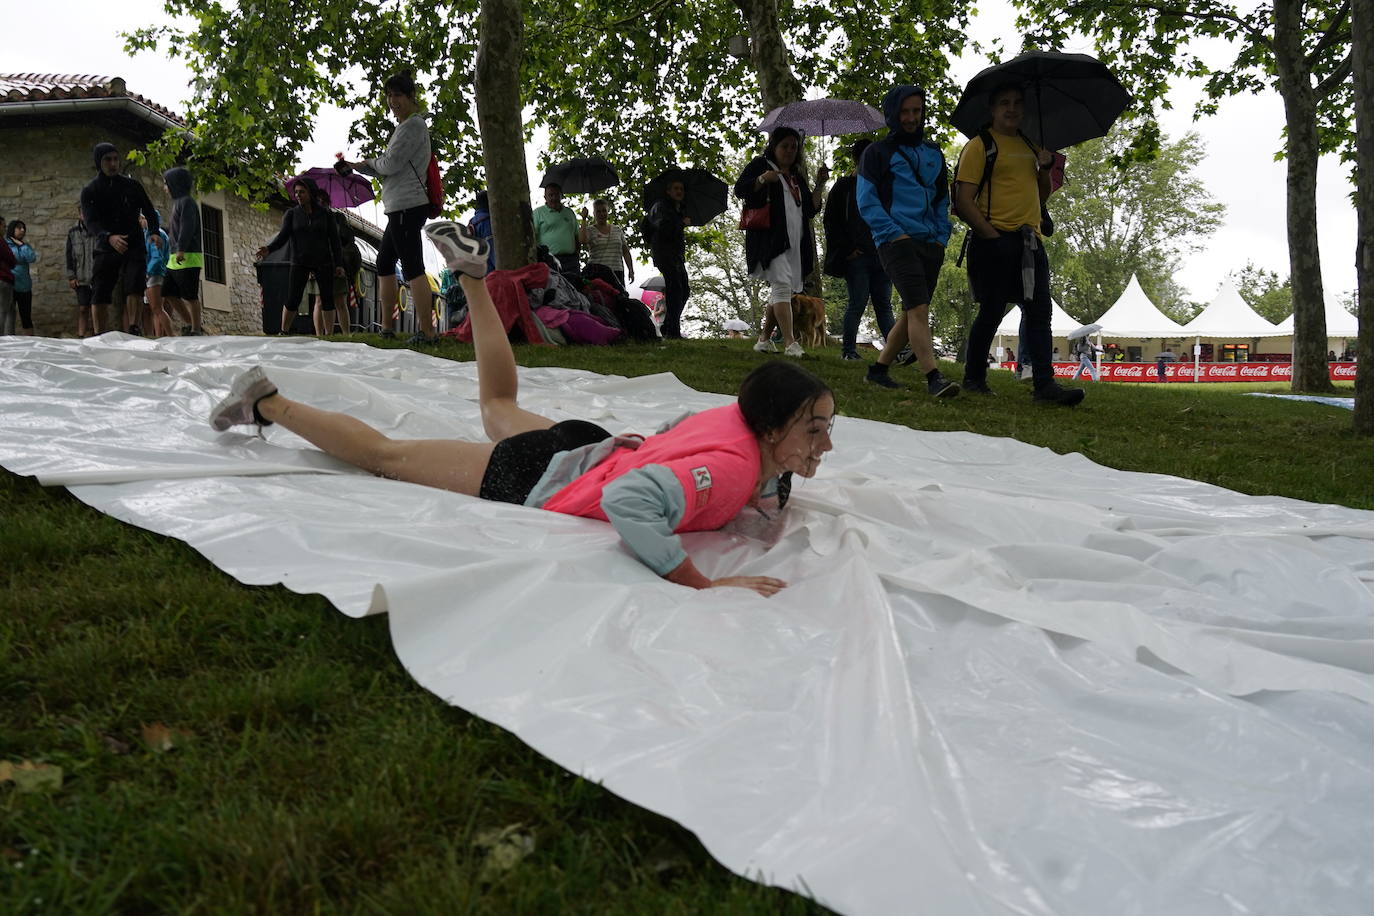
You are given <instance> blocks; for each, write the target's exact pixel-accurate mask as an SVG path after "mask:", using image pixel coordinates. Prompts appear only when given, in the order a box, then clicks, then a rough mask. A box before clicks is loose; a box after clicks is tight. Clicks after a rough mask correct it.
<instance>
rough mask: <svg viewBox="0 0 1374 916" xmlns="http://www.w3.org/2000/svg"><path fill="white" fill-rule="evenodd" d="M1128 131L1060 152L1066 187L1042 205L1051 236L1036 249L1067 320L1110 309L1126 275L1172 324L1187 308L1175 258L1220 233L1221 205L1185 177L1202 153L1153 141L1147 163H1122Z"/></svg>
mask: <svg viewBox="0 0 1374 916" xmlns="http://www.w3.org/2000/svg"><path fill="white" fill-rule="evenodd" d="M1131 141H1132V126H1131V125H1130V124H1127V123H1122V124H1118V125H1117V126H1116V127H1114V128H1113V129H1112V131H1111V132H1110V133H1109V134H1108V135H1107V136H1106V137H1104V138H1102V139H1099V140H1090V141H1088V142H1087V143H1082V144H1079V145H1078V146H1075V147H1074V148H1073V149H1071V150H1069V151H1068V165H1067V167H1066V169H1065V183H1064V186H1063V187H1062V188H1060V189H1059V191H1057V192H1056V193H1055V194H1054V195H1053V196H1052V197H1051V198H1050V201H1049V207H1050V212H1051V214H1052V215H1053V217H1054V225H1055V232H1054V235H1053V236H1051V237H1050V238H1049V239H1047V240H1046V243H1045V247H1046V251H1047V253H1048V254H1049V257H1050V264H1051V266H1052V268H1053V269H1052V274H1051V277H1052V279H1051V288H1052V291H1053V294H1054V298H1055V299H1056V301H1058V302H1059V304H1060V305H1061V306H1063V308H1064V310H1065V311H1067V312H1068V313H1069V314H1070V315H1072V316H1074V317H1075V318H1078V319H1079V320H1081V321H1092V320H1094V319H1096V318H1097V317H1098V316H1099V315H1101V314H1102V313H1103V312H1105V311H1106V310H1107V309H1108V308H1110V307H1111V305H1112V303H1113V302H1115V301H1116V299H1117V297H1119V296H1120V295H1121V291H1122V290H1124V289H1125V288H1126V284H1127V283H1128V282H1129V281H1130V279H1131V275H1132V274H1135V275H1136V276H1137V277H1139V279H1140V285H1141V287H1142V288H1143V289H1144V290H1145V292H1146V293H1147V294H1148V295H1149V296H1150V297H1151V298H1152V299H1153V300H1154V301H1155V302H1157V303H1159V305H1160V307H1161V308H1162V309H1163V310H1164V311H1165V312H1167V313H1168V314H1170V315H1171V317H1174V318H1175V319H1176V320H1183V321H1186V320H1188V319H1189V318H1191V317H1192V312H1193V311H1194V310H1193V309H1191V308H1190V306H1189V304H1188V303H1186V302H1184V301H1183V298H1182V290H1181V289H1180V288H1179V287H1178V285H1177V284H1176V283H1175V282H1174V280H1173V276H1174V274H1175V272H1176V271H1177V270H1178V266H1179V261H1180V259H1181V257H1182V256H1183V255H1184V254H1186V253H1188V252H1193V251H1197V250H1199V249H1200V248H1201V247H1202V246H1203V245H1204V243H1205V240H1206V238H1207V237H1208V236H1210V235H1212V234H1213V233H1214V232H1216V231H1217V229H1219V228H1220V226H1221V222H1222V218H1223V216H1224V214H1225V211H1226V207H1225V205H1224V204H1221V203H1218V202H1216V201H1215V200H1213V198H1212V196H1211V194H1209V193H1208V192H1207V189H1206V188H1205V187H1204V186H1203V184H1202V182H1201V181H1199V180H1198V179H1197V177H1196V176H1195V175H1194V171H1195V169H1196V168H1197V166H1198V164H1199V163H1200V162H1201V161H1202V158H1203V155H1204V153H1205V149H1204V145H1203V143H1202V141H1201V139H1200V138H1199V137H1198V135H1197V134H1195V133H1187V134H1185V135H1184V136H1183V137H1181V138H1180V139H1178V140H1176V141H1170V140H1169V139H1168V138H1167V137H1165V138H1161V139H1160V146H1159V149H1158V151H1157V154H1156V156H1155V158H1154V159H1152V160H1150V161H1148V162H1129V163H1127V162H1124V161H1123V160H1126V159H1128V158H1129V157H1128V156H1127V155H1126V153H1127V150H1128V149H1129V148H1130V145H1131Z"/></svg>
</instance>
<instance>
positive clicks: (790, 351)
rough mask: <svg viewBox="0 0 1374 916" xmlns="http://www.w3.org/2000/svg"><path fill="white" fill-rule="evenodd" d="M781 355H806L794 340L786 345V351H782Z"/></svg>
mask: <svg viewBox="0 0 1374 916" xmlns="http://www.w3.org/2000/svg"><path fill="white" fill-rule="evenodd" d="M782 353H783V355H784V356H805V355H806V351H805V350H803V349H802V345H801V344H799V343H797V342H796V341H795V340H794V341H792V342H791V343H790V344H788V345H787V349H786V350H783V351H782Z"/></svg>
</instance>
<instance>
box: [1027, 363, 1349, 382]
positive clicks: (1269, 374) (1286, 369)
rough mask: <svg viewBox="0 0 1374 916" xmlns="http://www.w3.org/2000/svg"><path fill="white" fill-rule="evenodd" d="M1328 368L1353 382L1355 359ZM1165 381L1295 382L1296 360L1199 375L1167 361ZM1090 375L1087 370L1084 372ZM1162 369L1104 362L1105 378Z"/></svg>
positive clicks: (1141, 377) (1217, 366)
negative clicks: (1351, 361)
mask: <svg viewBox="0 0 1374 916" xmlns="http://www.w3.org/2000/svg"><path fill="white" fill-rule="evenodd" d="M1012 365H1013V364H1012V363H1003V364H1002V368H1004V369H1010V368H1012ZM1326 365H1327V371H1328V372H1329V373H1330V376H1331V381H1333V382H1353V381H1354V380H1355V364H1354V363H1327V364H1326ZM1077 369H1078V363H1055V364H1054V375H1055V377H1056V378H1065V379H1066V378H1071V377H1072V376H1073V374H1074V372H1075V371H1076V370H1077ZM1164 373H1165V381H1169V382H1192V381H1199V382H1291V381H1292V380H1293V365H1292V363H1202V364H1201V365H1199V366H1198V367H1197V375H1198V377H1197V378H1196V379H1194V378H1193V364H1192V363H1166V364H1165V367H1164ZM1084 374H1085V375H1086V373H1084ZM1159 380H1160V379H1159V373H1158V371H1157V369H1156V367H1155V364H1154V363H1103V364H1102V381H1104V382H1158V381H1159Z"/></svg>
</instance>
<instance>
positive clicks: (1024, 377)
mask: <svg viewBox="0 0 1374 916" xmlns="http://www.w3.org/2000/svg"><path fill="white" fill-rule="evenodd" d="M1034 377H1035V373H1034V372H1032V371H1031V367H1030V366H1026V367H1025V368H1023V369H1022V370H1021V381H1023V382H1028V381H1030V380H1031V379H1032V378H1034Z"/></svg>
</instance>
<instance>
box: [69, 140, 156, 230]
mask: <svg viewBox="0 0 1374 916" xmlns="http://www.w3.org/2000/svg"><path fill="white" fill-rule="evenodd" d="M113 150H114V146H113V145H112V144H109V143H100V144H97V145H96V148H95V151H94V152H95V167H96V168H97V169H98V168H100V160H101V157H103V156H104V155H105V154H106V153H107V152H112V151H113ZM81 212H82V213H84V214H85V215H86V231H87V232H89V233H90V234H91V235H92V236H94V237H95V250H96V252H97V253H101V252H109V251H113V250H114V249H113V248H111V247H110V236H111V235H123V236H126V237H127V238H128V240H129V250H130V251H135V252H142V251H143V227H141V226H139V224H138V216H139V214H140V213H142V214H143V216H144V218H145V219H147V220H148V231H149V232H156V231H157V230H158V218H157V210H156V209H155V208H154V207H153V202H152V201H151V200H149V199H148V192H147V191H145V190H144V189H143V185H141V184H139V183H138V181H136V180H135V179H133V178H130V177H129V176H128V175H114V176H110V175H106V174H105V173H104V172H101V173H100V174H98V175H96V176H95V178H93V179H91V182H90V184H88V185H86V187H84V188H82V189H81Z"/></svg>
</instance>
